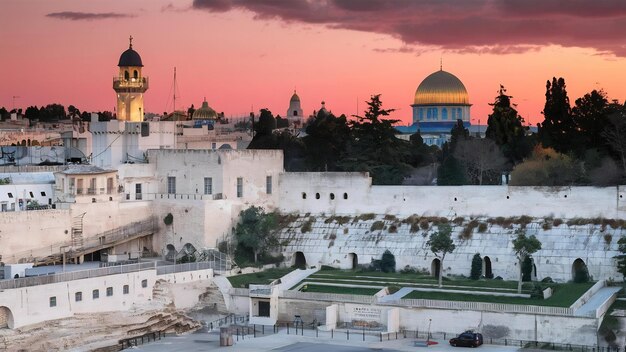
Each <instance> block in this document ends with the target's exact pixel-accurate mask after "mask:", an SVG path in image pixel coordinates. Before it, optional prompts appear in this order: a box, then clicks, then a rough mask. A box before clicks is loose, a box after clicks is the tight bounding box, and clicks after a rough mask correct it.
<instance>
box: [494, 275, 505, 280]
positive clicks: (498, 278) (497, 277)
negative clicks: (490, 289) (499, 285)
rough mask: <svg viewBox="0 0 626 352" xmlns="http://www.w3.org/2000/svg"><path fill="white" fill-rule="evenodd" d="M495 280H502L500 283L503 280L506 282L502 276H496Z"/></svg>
mask: <svg viewBox="0 0 626 352" xmlns="http://www.w3.org/2000/svg"><path fill="white" fill-rule="evenodd" d="M494 280H500V281H502V280H504V279H503V278H502V276H496V277H495V278H494Z"/></svg>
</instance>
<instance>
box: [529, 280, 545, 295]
mask: <svg viewBox="0 0 626 352" xmlns="http://www.w3.org/2000/svg"><path fill="white" fill-rule="evenodd" d="M530 298H531V299H543V287H541V285H540V284H539V283H538V282H535V284H534V285H533V288H532V291H531V292H530Z"/></svg>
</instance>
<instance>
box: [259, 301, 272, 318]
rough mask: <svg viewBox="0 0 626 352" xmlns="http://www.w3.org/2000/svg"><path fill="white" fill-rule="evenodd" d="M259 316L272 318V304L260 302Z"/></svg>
mask: <svg viewBox="0 0 626 352" xmlns="http://www.w3.org/2000/svg"><path fill="white" fill-rule="evenodd" d="M259 316H260V317H269V316H270V302H268V301H259Z"/></svg>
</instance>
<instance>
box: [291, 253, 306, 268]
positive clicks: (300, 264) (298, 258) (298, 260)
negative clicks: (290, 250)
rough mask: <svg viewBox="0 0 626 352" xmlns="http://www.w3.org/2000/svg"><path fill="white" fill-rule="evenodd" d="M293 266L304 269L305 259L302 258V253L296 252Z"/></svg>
mask: <svg viewBox="0 0 626 352" xmlns="http://www.w3.org/2000/svg"><path fill="white" fill-rule="evenodd" d="M293 265H294V266H295V267H296V268H302V269H304V268H306V258H305V257H304V253H302V252H296V254H295V259H294V263H293Z"/></svg>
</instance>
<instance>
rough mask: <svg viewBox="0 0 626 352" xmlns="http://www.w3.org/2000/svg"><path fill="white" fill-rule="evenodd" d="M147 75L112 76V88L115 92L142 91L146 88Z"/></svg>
mask: <svg viewBox="0 0 626 352" xmlns="http://www.w3.org/2000/svg"><path fill="white" fill-rule="evenodd" d="M148 86H149V85H148V77H142V78H129V79H124V78H123V77H113V89H114V90H115V91H116V92H127V93H143V92H145V91H146V90H148Z"/></svg>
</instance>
